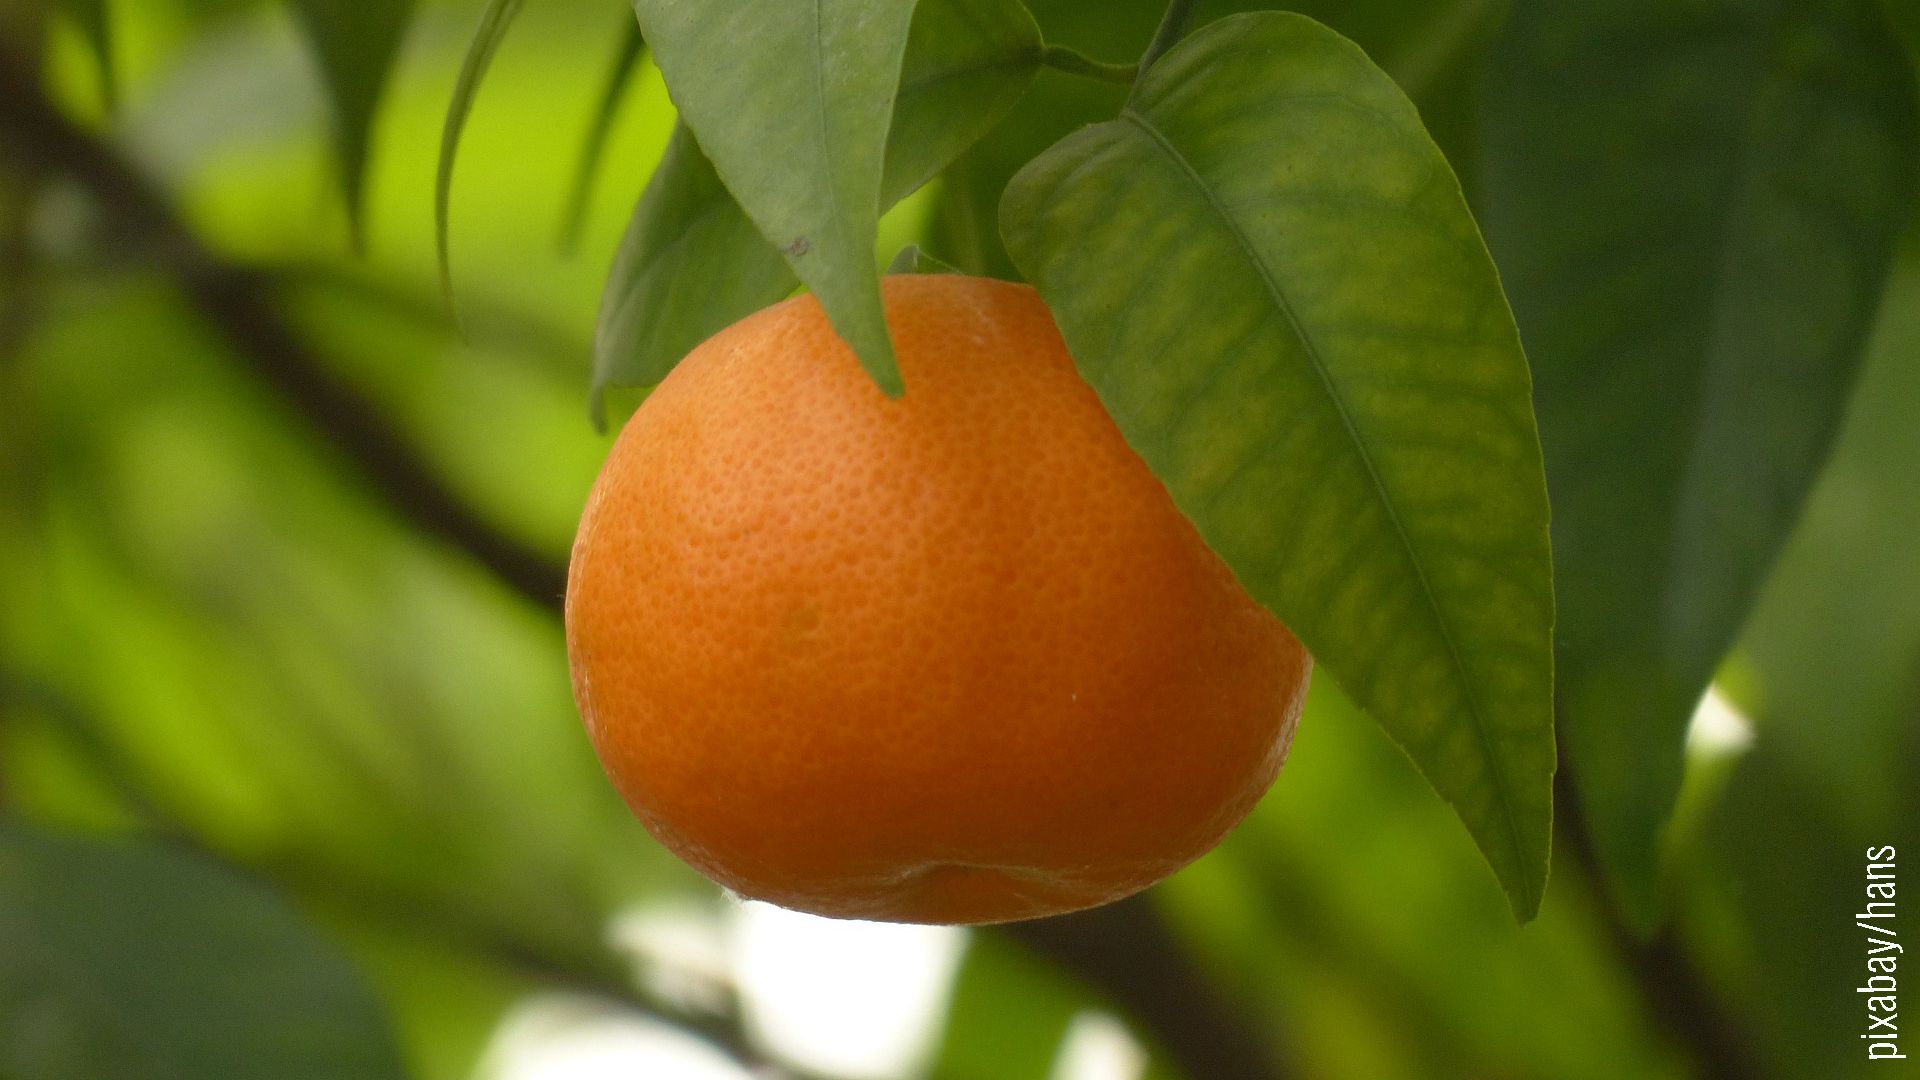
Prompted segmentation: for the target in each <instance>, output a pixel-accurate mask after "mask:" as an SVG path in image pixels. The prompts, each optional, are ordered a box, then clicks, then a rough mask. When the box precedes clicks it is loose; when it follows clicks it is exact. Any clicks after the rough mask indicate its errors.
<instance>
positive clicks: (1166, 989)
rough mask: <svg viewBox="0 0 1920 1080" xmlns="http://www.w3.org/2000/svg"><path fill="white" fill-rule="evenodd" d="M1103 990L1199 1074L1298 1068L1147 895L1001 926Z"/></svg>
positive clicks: (1251, 1077)
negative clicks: (1203, 967)
mask: <svg viewBox="0 0 1920 1080" xmlns="http://www.w3.org/2000/svg"><path fill="white" fill-rule="evenodd" d="M999 932H1000V933H1003V934H1006V935H1007V936H1008V937H1011V938H1012V939H1013V940H1015V941H1017V942H1019V943H1021V944H1022V945H1024V946H1026V947H1027V948H1028V949H1031V950H1032V951H1034V952H1036V953H1038V954H1040V955H1041V956H1044V957H1046V958H1047V959H1049V960H1051V961H1053V962H1054V963H1056V964H1059V965H1060V966H1061V967H1063V968H1066V969H1067V970H1068V971H1071V972H1073V973H1074V974H1075V975H1078V976H1080V977H1081V978H1082V979H1085V980H1086V981H1087V982H1088V983H1090V984H1092V985H1093V986H1095V987H1097V988H1099V989H1100V990H1103V991H1105V992H1106V993H1107V995H1108V996H1110V997H1111V998H1113V1000H1114V1001H1115V1003H1117V1004H1118V1005H1120V1006H1121V1007H1122V1008H1124V1009H1126V1010H1127V1011H1128V1012H1129V1013H1130V1014H1131V1015H1132V1016H1133V1017H1134V1019H1136V1020H1137V1021H1139V1022H1140V1024H1141V1025H1142V1026H1144V1027H1145V1028H1146V1029H1147V1030H1148V1031H1150V1032H1152V1033H1153V1035H1154V1036H1155V1037H1156V1038H1157V1039H1158V1040H1159V1041H1160V1044H1161V1046H1163V1047H1164V1048H1165V1049H1166V1051H1167V1053H1169V1054H1170V1055H1172V1057H1173V1059H1174V1060H1175V1061H1177V1062H1178V1063H1179V1064H1180V1065H1181V1067H1182V1068H1183V1069H1184V1070H1185V1071H1186V1073H1187V1075H1189V1076H1191V1077H1194V1078H1195V1080H1286V1078H1287V1077H1290V1076H1292V1075H1293V1071H1292V1070H1291V1069H1289V1068H1286V1067H1284V1066H1283V1064H1282V1062H1281V1061H1280V1060H1279V1059H1278V1057H1277V1056H1276V1054H1275V1052H1274V1044H1275V1040H1273V1039H1271V1038H1261V1037H1260V1036H1259V1035H1258V1034H1256V1033H1255V1032H1254V1030H1253V1028H1252V1026H1251V1025H1250V1024H1249V1023H1248V1021H1247V1017H1246V1016H1245V1015H1244V1014H1242V1013H1241V1011H1240V1010H1238V1009H1237V1008H1235V1007H1234V1005H1233V1003H1232V1002H1231V1001H1229V1000H1228V999H1227V998H1226V997H1225V996H1224V995H1222V994H1221V993H1220V991H1219V988H1218V987H1216V986H1215V985H1214V983H1213V982H1212V980H1210V979H1208V978H1207V977H1206V975H1205V974H1204V973H1203V972H1201V971H1200V969H1199V968H1198V966H1197V965H1195V963H1194V961H1193V956H1192V952H1191V950H1189V949H1187V948H1186V947H1185V946H1184V945H1182V944H1181V942H1180V941H1179V939H1177V938H1176V937H1175V936H1174V934H1173V931H1172V929H1171V928H1170V927H1168V925H1167V922H1166V920H1165V919H1164V918H1163V917H1162V916H1161V915H1160V913H1159V912H1158V911H1157V910H1155V908H1154V906H1153V903H1152V902H1151V901H1150V900H1148V899H1147V897H1146V895H1145V894H1144V893H1143V894H1140V895H1137V896H1133V897H1129V898H1128V899H1125V900H1122V901H1120V902H1119V903H1117V904H1108V905H1107V906H1106V907H1099V908H1094V909H1092V910H1091V911H1081V912H1076V913H1075V914H1072V915H1061V916H1058V917H1055V918H1051V919H1039V920H1036V921H1034V922H1024V923H1011V924H1008V925H1007V926H1004V927H1001V928H1000V931H999Z"/></svg>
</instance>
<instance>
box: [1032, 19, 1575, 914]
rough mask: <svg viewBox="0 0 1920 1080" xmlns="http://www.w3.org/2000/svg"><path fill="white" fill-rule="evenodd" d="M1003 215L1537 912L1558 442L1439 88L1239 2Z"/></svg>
mask: <svg viewBox="0 0 1920 1080" xmlns="http://www.w3.org/2000/svg"><path fill="white" fill-rule="evenodd" d="M1000 217H1001V229H1002V232H1003V234H1004V236H1005V239H1006V242H1007V249H1008V251H1009V252H1010V253H1011V254H1012V256H1013V258H1014V261H1015V263H1016V264H1017V265H1018V266H1019V268H1020V269H1021V271H1022V272H1023V273H1025V274H1026V276H1027V277H1028V279H1029V280H1031V281H1032V282H1033V283H1034V284H1035V285H1036V286H1037V287H1038V288H1039V289H1040V291H1041V293H1042V295H1044V296H1045V297H1046V299H1047V302H1048V303H1049V305H1051V307H1052V308H1053V311H1054V314H1055V316H1056V317H1057V318H1058V320H1059V322H1060V325H1061V329H1062V331H1063V332H1064V333H1065V335H1066V339H1067V344H1068V346H1069V347H1070V348H1071V350H1072V352H1073V354H1074V358H1075V360H1076V361H1077V362H1078V364H1079V365H1080V368H1081V371H1082V372H1083V373H1084V374H1085V375H1086V377H1087V379H1088V381H1089V382H1091V383H1092V384H1093V386H1094V388H1095V389H1096V390H1098V391H1099V393H1100V396H1101V398H1102V400H1103V401H1105V402H1106V405H1107V408H1108V409H1109V411H1111V412H1112V414H1113V416H1114V419H1115V420H1116V421H1117V422H1118V423H1119V425H1120V428H1121V430H1122V431H1123V432H1125V433H1126V435H1127V438H1128V440H1129V442H1131V443H1132V445H1133V446H1134V447H1135V449H1137V450H1138V451H1139V452H1140V453H1141V455H1142V456H1143V457H1145V458H1146V460H1147V462H1148V464H1150V465H1151V466H1152V467H1153V469H1154V472H1155V473H1156V474H1157V475H1158V476H1159V477H1160V478H1161V479H1162V480H1163V481H1164V482H1165V483H1166V485H1167V487H1168V490H1169V491H1170V492H1171V493H1172V494H1173V497H1174V499H1175V501H1176V502H1177V503H1178V504H1179V505H1180V507H1181V508H1182V509H1183V510H1184V511H1186V513H1187V514H1188V515H1189V516H1191V517H1192V518H1193V520H1194V522H1195V524H1196V525H1198V526H1199V528H1200V531H1201V533H1202V534H1203V535H1204V536H1205V537H1206V539H1207V542H1208V543H1209V544H1211V545H1212V546H1213V548H1214V549H1215V550H1216V551H1218V552H1219V553H1220V554H1221V556H1222V557H1224V558H1225V559H1226V561H1227V562H1228V564H1229V565H1231V566H1232V567H1233V569H1234V572H1235V573H1236V574H1237V575H1238V576H1239V578H1240V580H1241V581H1242V583H1244V584H1245V585H1246V587H1247V588H1248V590H1249V591H1250V592H1251V593H1252V594H1253V595H1254V596H1255V597H1256V598H1258V599H1259V600H1260V601H1261V602H1262V603H1264V604H1266V605H1267V606H1268V607H1270V608H1272V609H1273V611H1274V612H1275V613H1276V614H1278V615H1279V616H1280V618H1281V619H1282V620H1284V621H1285V622H1286V623H1287V624H1288V625H1289V626H1290V627H1292V628H1293V630H1294V632H1295V633H1297V634H1298V635H1299V636H1300V638H1301V639H1302V640H1303V641H1304V642H1305V643H1306V644H1307V646H1308V648H1309V649H1311V650H1312V651H1313V653H1314V656H1315V657H1316V659H1317V660H1318V662H1319V663H1320V665H1321V667H1322V669H1323V670H1324V671H1326V672H1327V673H1329V674H1331V675H1332V676H1333V677H1334V678H1335V679H1336V680H1338V681H1339V682H1340V684H1341V685H1342V686H1343V687H1344V688H1345V689H1346V690H1347V692H1348V693H1349V695H1350V696H1351V697H1352V698H1353V699H1354V700H1355V701H1357V702H1359V703H1360V704H1361V705H1363V706H1364V707H1365V708H1366V709H1367V710H1368V711H1369V712H1370V713H1371V714H1372V715H1373V716H1374V717H1375V718H1376V719H1377V720H1378V721H1379V722H1380V724H1381V725H1382V726H1383V727H1384V728H1385V729H1386V731H1387V732H1388V733H1389V734H1390V735H1391V736H1392V737H1393V738H1394V739H1395V740H1396V741H1397V742H1399V744H1400V745H1401V746H1402V747H1403V748H1405V750H1406V751H1407V753H1408V754H1409V755H1410V756H1411V757H1412V759H1413V761H1414V762H1415V764H1417V765H1418V766H1419V768H1420V769H1421V771H1422V772H1423V773H1424V774H1425V775H1426V776H1427V778H1428V780H1429V781H1431V782H1432V784H1433V786H1434V787H1435V789H1436V790H1438V791H1439V792H1440V794H1441V795H1443V796H1444V797H1445V798H1446V799H1447V800H1448V801H1449V802H1450V803H1452V804H1453V806H1454V808H1455V809H1456V810H1457V811H1458V813H1459V815H1460V818H1461V820H1462V821H1463V822H1465V824H1466V826H1467V828H1468V830H1469V831H1470V832H1471V833H1472V835H1473V837H1474V839H1475V840H1476V841H1477V842H1478V843H1479V845H1480V848H1481V850H1482V851H1483V852H1484V853H1485V855H1486V858H1487V861H1488V863H1489V864H1490V865H1491V866H1492V868H1493V870H1494V872H1495V874H1496V875H1497V876H1498V877H1499V880H1500V881H1501V883H1502V884H1503V885H1504V886H1505V888H1506V890H1507V893H1508V897H1509V899H1510V901H1511V904H1512V907H1513V910H1514V912H1515V913H1516V914H1517V915H1518V916H1519V917H1521V918H1523V919H1524V918H1530V917H1531V916H1532V915H1533V914H1534V913H1535V912H1536V911H1537V910H1538V907H1539V903H1540V895H1541V890H1542V888H1543V887H1544V884H1545V881H1546V873H1547V851H1548V833H1549V826H1550V820H1551V815H1552V806H1551V780H1552V774H1553V768H1554V749H1553V729H1552V666H1551V662H1552V655H1551V653H1552V642H1551V630H1552V620H1553V596H1552V586H1551V581H1550V577H1549V554H1548V550H1547V504H1546V490H1545V482H1544V477H1543V476H1542V472H1541V464H1540V447H1539V441H1538V437H1537V435H1536V434H1535V430H1534V420H1533V411H1532V407H1531V402H1530V400H1529V386H1528V376H1527V366H1526V359H1525V357H1524V356H1523V355H1522V354H1521V351H1520V343H1519V340H1518V336H1517V334H1516V331H1515V329H1514V325H1513V319H1512V316H1511V315H1510V314H1509V313H1508V310H1507V305H1506V300H1505V298H1504V297H1503V296H1502V294H1501V291H1500V284H1499V280H1498V278H1497V276H1496V275H1495V272H1494V268H1493V263H1492V261H1491V260H1490V259H1489V257H1488V255H1487V251H1486V248H1485V246H1484V244H1483V243H1482V242H1481V239H1480V234H1479V231H1478V230H1477V228H1476V227H1475V225H1474V222H1473V218H1472V217H1471V215H1470V214H1469V213H1468V211H1467V207H1466V203H1465V201H1464V199H1463V198H1462V197H1461V194H1460V188H1459V184H1458V183H1457V182H1456V181H1455V179H1454V176H1453V173H1452V172H1451V171H1450V170H1449V169H1448V167H1447V163H1446V161H1445V159H1444V158H1442V157H1441V155H1440V152H1439V150H1438V149H1437V148H1436V147H1435V146H1434V144H1433V141H1432V139H1430V138H1429V137H1428V136H1427V133H1426V131H1425V129H1424V128H1423V127H1422V126H1421V124H1420V119H1419V116H1418V115H1417V114H1416V113H1415V111H1414V107H1413V105H1412V104H1411V103H1410V102H1408V101H1407V99H1406V97H1405V96H1404V95H1403V94H1402V93H1401V92H1400V90H1399V89H1398V88H1397V87H1396V86H1395V85H1394V84H1393V81H1392V80H1391V79H1389V78H1388V77H1387V76H1386V75H1385V74H1384V73H1382V72H1381V71H1380V70H1379V69H1378V68H1376V67H1374V66H1373V64H1372V63H1371V62H1369V61H1368V60H1367V58H1366V56H1365V54H1363V53H1362V52H1361V51H1360V50H1359V48H1357V47H1356V46H1354V45H1353V44H1352V43H1351V42H1349V41H1347V40H1346V39H1344V38H1342V37H1340V36H1339V35H1337V34H1335V33H1333V32H1332V31H1330V30H1328V29H1327V28H1325V27H1323V26H1321V25H1320V24H1318V23H1316V22H1313V21H1312V20H1310V19H1307V18H1304V17H1301V16H1296V15H1283V14H1274V13H1267V14H1253V15H1240V16H1233V17H1230V18H1227V19H1223V20H1220V21H1219V22H1216V23H1213V24H1211V25H1209V26H1207V27H1204V28H1203V29H1201V30H1200V31H1198V32H1196V33H1194V34H1193V35H1192V36H1191V37H1190V38H1188V39H1187V40H1186V41H1185V42H1183V43H1182V44H1180V45H1178V46H1176V47H1175V48H1174V49H1173V50H1171V51H1169V52H1168V53H1167V54H1166V55H1165V56H1164V57H1162V58H1161V59H1160V61H1159V62H1158V63H1157V64H1155V66H1154V67H1153V69H1152V70H1151V71H1150V72H1148V73H1147V75H1146V76H1145V77H1144V78H1143V79H1142V81H1141V82H1140V84H1139V85H1138V87H1137V88H1136V91H1135V93H1134V95H1133V98H1132V99H1131V101H1130V103H1129V105H1128V107H1127V109H1126V110H1125V111H1124V112H1123V113H1122V114H1121V117H1120V118H1119V119H1117V120H1114V121H1111V122H1108V123H1104V124H1099V125H1095V126H1093V127H1090V128H1086V129H1083V130H1081V131H1080V132H1077V133H1075V134H1073V135H1071V136H1068V137H1067V138H1066V139H1064V140H1062V141H1061V142H1060V143H1059V144H1058V145H1056V146H1055V147H1054V148H1053V149H1051V150H1049V151H1048V152H1047V153H1045V154H1043V155H1042V156H1041V157H1039V158H1038V159H1036V160H1035V161H1034V162H1033V163H1032V164H1031V165H1030V166H1028V168H1027V169H1025V170H1023V171H1022V172H1021V173H1020V174H1019V175H1018V176H1017V177H1015V178H1014V181H1013V183H1012V184H1011V185H1010V186H1009V187H1008V189H1007V194H1006V198H1005V201H1004V202H1003V204H1002V206H1001V214H1000Z"/></svg>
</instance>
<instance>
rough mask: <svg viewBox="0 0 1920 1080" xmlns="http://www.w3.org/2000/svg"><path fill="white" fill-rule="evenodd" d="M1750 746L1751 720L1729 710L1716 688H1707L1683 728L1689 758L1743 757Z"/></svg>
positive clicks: (1726, 702)
mask: <svg viewBox="0 0 1920 1080" xmlns="http://www.w3.org/2000/svg"><path fill="white" fill-rule="evenodd" d="M1752 747H1753V721H1751V720H1748V719H1747V718H1746V717H1745V716H1744V715H1742V714H1741V712H1740V710H1738V709H1736V708H1734V707H1733V703H1732V702H1730V701H1728V700H1727V699H1726V697H1725V696H1724V695H1722V694H1721V693H1720V688H1719V687H1718V686H1709V687H1707V693H1706V696H1704V697H1702V698H1701V699H1700V705H1699V707H1698V708H1696V709H1694V710H1693V720H1692V721H1691V722H1690V723H1688V725H1687V754H1688V756H1689V757H1700V758H1723V757H1733V756H1735V755H1738V754H1744V753H1746V752H1747V751H1748V750H1749V749H1751V748H1752Z"/></svg>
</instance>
